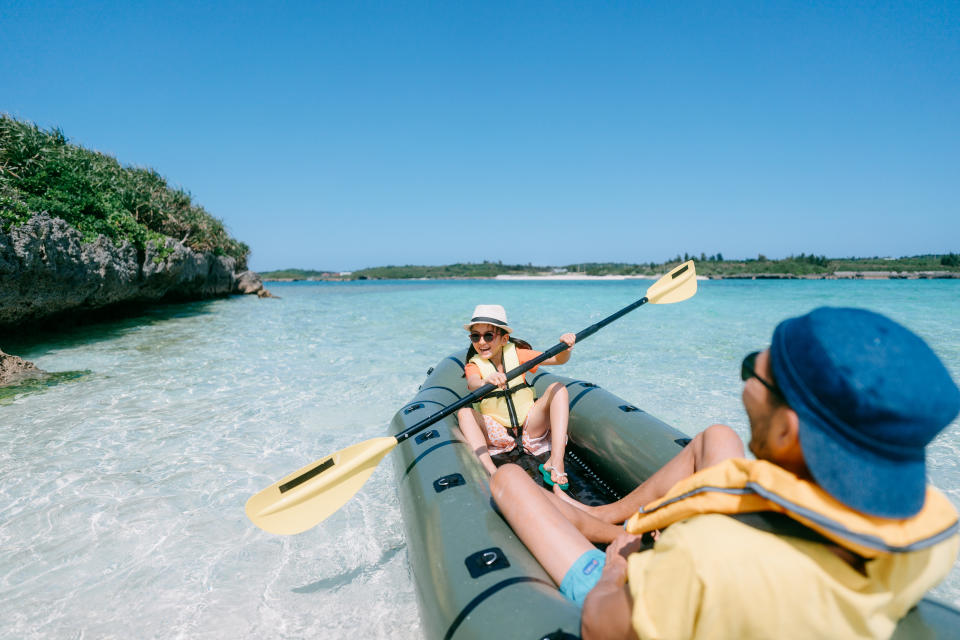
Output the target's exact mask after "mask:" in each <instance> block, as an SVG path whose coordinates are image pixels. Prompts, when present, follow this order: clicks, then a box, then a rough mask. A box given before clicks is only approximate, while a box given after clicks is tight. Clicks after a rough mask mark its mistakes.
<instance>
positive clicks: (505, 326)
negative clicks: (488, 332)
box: [463, 318, 513, 333]
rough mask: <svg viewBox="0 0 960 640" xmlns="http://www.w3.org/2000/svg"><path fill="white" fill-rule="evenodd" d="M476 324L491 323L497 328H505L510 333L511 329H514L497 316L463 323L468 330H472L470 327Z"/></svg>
mask: <svg viewBox="0 0 960 640" xmlns="http://www.w3.org/2000/svg"><path fill="white" fill-rule="evenodd" d="M475 324H490V325H493V326H495V327H497V328H500V329H503V330H504V331H505V332H507V333H510V332H511V331H513V329H511V328H510V327H509V326H508V325H505V324H503V323H502V322H499V321H498V320H496V319H495V318H484V319H482V320H473V321H472V322H468V323H467V324H465V325H463V328H464V329H466V330H467V331H470V329H471V328H472V327H473V325H475Z"/></svg>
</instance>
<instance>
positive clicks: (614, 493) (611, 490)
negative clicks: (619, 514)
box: [567, 449, 623, 500]
mask: <svg viewBox="0 0 960 640" xmlns="http://www.w3.org/2000/svg"><path fill="white" fill-rule="evenodd" d="M567 457H568V458H570V459H571V460H572V461H573V462H574V463H575V464H576V465H577V466H578V467H580V468H581V469H582V470H583V473H584V474H585V475H587V476H590V478H591V479H592V480H593V481H594V482H595V483H597V486H599V487H600V488H601V489H603V490H604V491H605V492H606V493H607V495H611V496H613V497H614V499H616V500H619V499H620V498H622V497H623V496H622V495H620V492H618V491H617V490H616V489H614V488H613V487H611V486H610V485H608V484H607V483H606V482H604V481H603V478H601V477H600V476H598V475H597V474H596V473H595V472H594V471H593V469H591V468H590V467H589V466H588V465H587V463H586V462H584V461H583V460H581V459H580V457H579V456H578V455H577V454H576V453H574V452H573V451H572V450H570V449H567Z"/></svg>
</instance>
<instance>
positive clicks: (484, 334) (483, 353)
mask: <svg viewBox="0 0 960 640" xmlns="http://www.w3.org/2000/svg"><path fill="white" fill-rule="evenodd" d="M490 334H493V335H492V336H491V335H490ZM470 336H471V338H470V340H471V342H473V336H479V337H480V339H479V340H478V341H476V342H474V343H473V347H474V349H476V350H477V353H478V354H479V355H480V357H481V358H484V359H486V360H489V359H490V357H491V356H492V355H493V354H495V353H496V354H499V353H500V349H501V348H503V345H505V344H506V343H507V340H508V339H509V338H508V334H506V333H502V332H501V330H500V329H498V328H497V327H495V326H493V325H492V324H475V325H473V326H472V327H470ZM488 337H489V338H490V341H487V338H488Z"/></svg>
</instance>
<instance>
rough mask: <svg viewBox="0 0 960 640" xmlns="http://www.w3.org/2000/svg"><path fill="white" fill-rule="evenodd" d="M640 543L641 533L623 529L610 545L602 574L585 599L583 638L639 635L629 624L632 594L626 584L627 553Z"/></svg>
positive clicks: (630, 637) (582, 625)
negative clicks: (636, 534) (629, 532)
mask: <svg viewBox="0 0 960 640" xmlns="http://www.w3.org/2000/svg"><path fill="white" fill-rule="evenodd" d="M639 545H640V536H634V535H630V534H628V533H623V534H621V535H620V536H618V537H617V539H616V540H614V541H613V542H611V543H610V544H609V546H607V561H606V564H605V565H604V567H603V574H601V576H600V580H599V581H598V582H597V585H596V586H595V587H594V588H593V589H591V590H590V593H588V594H587V599H586V600H585V601H584V603H583V616H582V618H581V622H580V633H581V635H582V636H583V640H597V639H600V638H603V639H616V640H620V639H621V638H622V639H624V640H626V639H631V640H635V639H636V637H637V636H636V634H635V633H634V632H633V626H632V625H631V624H630V618H631V613H632V611H633V598H631V597H630V590H629V589H628V588H627V556H628V555H630V553H632V552H633V551H635V550H636V549H637V548H638V547H639Z"/></svg>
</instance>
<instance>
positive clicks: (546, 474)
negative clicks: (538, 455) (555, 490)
mask: <svg viewBox="0 0 960 640" xmlns="http://www.w3.org/2000/svg"><path fill="white" fill-rule="evenodd" d="M553 471H556V469H554V468H553V465H549V464H546V463H544V464H541V465H540V473H541V474H543V481H544V482H545V483H547V484H548V485H550V486H551V487H552V486H553V485H554V484H557V486H559V487H560V490H561V491H566V490H567V489H568V488H569V487H570V483H569V482H564V483H563V484H558V483H555V482H554V481H553V478H552V477H551V472H553ZM557 475H558V476H560V479H561V480H566V479H567V474H565V473H559V472H558V473H557Z"/></svg>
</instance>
